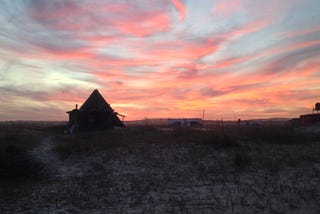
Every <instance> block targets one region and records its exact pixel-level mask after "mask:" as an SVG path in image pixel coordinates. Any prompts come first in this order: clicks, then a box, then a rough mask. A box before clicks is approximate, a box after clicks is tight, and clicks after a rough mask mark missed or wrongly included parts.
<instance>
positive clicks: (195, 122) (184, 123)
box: [167, 118, 203, 127]
mask: <svg viewBox="0 0 320 214" xmlns="http://www.w3.org/2000/svg"><path fill="white" fill-rule="evenodd" d="M167 125H168V127H202V126H203V121H202V119H201V118H182V119H179V118H178V119H172V118H169V119H168V122H167Z"/></svg>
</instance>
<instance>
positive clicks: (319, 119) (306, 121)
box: [300, 103, 320, 125]
mask: <svg viewBox="0 0 320 214" xmlns="http://www.w3.org/2000/svg"><path fill="white" fill-rule="evenodd" d="M319 110H320V103H316V104H315V105H314V109H312V114H305V115H300V121H301V125H314V124H320V114H319ZM314 111H316V112H317V114H314Z"/></svg>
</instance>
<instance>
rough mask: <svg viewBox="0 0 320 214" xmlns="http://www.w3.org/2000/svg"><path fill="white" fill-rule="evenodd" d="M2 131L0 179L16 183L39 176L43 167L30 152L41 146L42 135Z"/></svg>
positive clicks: (27, 131) (7, 129)
mask: <svg viewBox="0 0 320 214" xmlns="http://www.w3.org/2000/svg"><path fill="white" fill-rule="evenodd" d="M0 129H1V134H0V142H1V143H0V179H1V180H10V181H15V180H20V179H25V178H30V177H36V176H39V175H40V174H41V171H42V168H43V166H42V164H41V163H40V162H39V161H37V160H36V159H35V158H34V157H33V156H32V155H31V154H30V150H31V149H32V148H34V147H35V146H36V145H38V144H39V142H40V139H41V134H40V133H39V132H37V131H34V130H26V129H22V130H20V129H12V128H9V127H1V128H0Z"/></svg>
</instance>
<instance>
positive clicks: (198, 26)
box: [0, 0, 320, 121]
mask: <svg viewBox="0 0 320 214" xmlns="http://www.w3.org/2000/svg"><path fill="white" fill-rule="evenodd" d="M0 11H1V13H0V24H1V25H0V29H1V31H0V52H1V57H0V68H1V69H0V93H1V96H0V121H4V120H67V116H68V115H67V114H66V111H68V110H71V109H73V108H74V106H75V104H78V105H79V106H80V105H82V104H83V102H84V101H85V100H86V99H87V98H88V96H89V95H90V94H91V92H92V91H93V90H94V89H98V90H99V91H100V93H101V94H102V96H103V97H104V98H105V99H106V101H107V102H108V103H109V104H110V105H111V106H112V108H114V109H115V111H117V112H119V113H123V114H125V115H126V116H127V117H126V120H136V119H144V118H174V117H185V118H188V117H202V111H203V110H205V112H206V113H205V119H211V120H216V119H221V118H223V119H225V120H237V119H238V118H241V119H253V118H293V117H298V116H299V115H301V114H306V113H310V112H311V111H312V108H313V106H314V104H315V103H316V102H320V94H319V92H320V61H319V59H320V27H319V23H320V12H319V11H320V3H319V2H318V1H317V0H307V1H300V0H284V1H280V2H279V1H269V2H265V1H260V0H259V1H254V2H253V1H250V0H225V1H222V0H214V1H209V0H202V1H192V0H159V1H147V0H132V1H122V0H116V1H115V0H113V1H109V0H107V1H99V0H90V1H89V0H81V1H75V0H52V1H51V0H28V1H10V0H4V1H3V4H2V6H1V8H0Z"/></svg>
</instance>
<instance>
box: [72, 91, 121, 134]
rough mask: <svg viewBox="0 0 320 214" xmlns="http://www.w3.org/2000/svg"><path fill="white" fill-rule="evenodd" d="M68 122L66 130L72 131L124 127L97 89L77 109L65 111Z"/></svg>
mask: <svg viewBox="0 0 320 214" xmlns="http://www.w3.org/2000/svg"><path fill="white" fill-rule="evenodd" d="M67 113H68V114H69V122H68V125H67V131H68V132H69V133H74V132H78V131H87V130H99V129H100V130H101V129H112V128H113V127H115V126H117V127H125V126H124V124H123V123H122V122H121V120H120V119H119V118H118V116H117V114H118V113H117V112H115V111H114V110H113V109H112V108H111V107H110V105H109V104H108V103H107V102H106V101H105V99H104V98H103V97H102V95H101V94H100V93H99V91H98V90H97V89H95V90H94V91H93V92H92V94H91V95H90V96H89V98H88V99H87V100H86V101H85V102H84V103H83V105H82V106H81V107H80V108H79V109H78V108H77V105H76V108H75V109H73V110H72V111H68V112H67Z"/></svg>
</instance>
